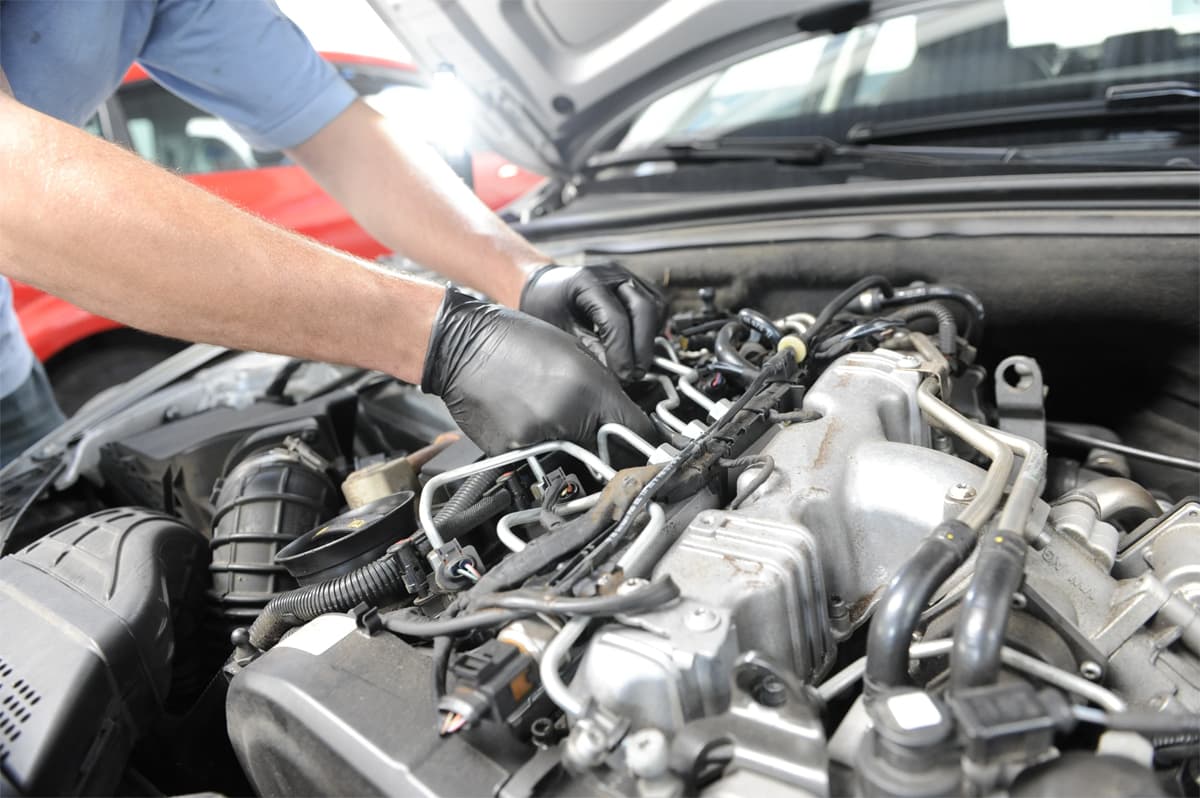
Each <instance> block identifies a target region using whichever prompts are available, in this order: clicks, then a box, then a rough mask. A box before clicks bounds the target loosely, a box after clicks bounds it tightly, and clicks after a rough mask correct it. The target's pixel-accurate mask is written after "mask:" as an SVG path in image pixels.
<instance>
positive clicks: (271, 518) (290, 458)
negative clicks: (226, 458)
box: [209, 438, 341, 641]
mask: <svg viewBox="0 0 1200 798" xmlns="http://www.w3.org/2000/svg"><path fill="white" fill-rule="evenodd" d="M327 465H328V464H327V463H326V462H325V460H324V459H323V458H321V456H320V455H318V454H317V453H316V452H314V451H313V450H312V449H311V448H309V447H308V446H307V445H306V444H304V443H302V442H301V441H299V440H298V439H296V438H288V439H287V440H286V441H285V442H284V445H283V446H281V447H276V448H272V449H268V450H266V451H259V452H256V453H252V454H250V455H249V456H248V457H245V458H244V459H242V460H241V461H240V462H238V463H237V465H235V466H234V467H233V468H231V469H230V470H229V473H228V475H227V476H226V477H225V478H224V479H223V480H222V482H221V483H220V484H219V485H218V488H217V490H218V493H217V499H216V501H215V503H214V506H215V512H214V513H213V534H212V544H211V545H212V564H211V565H210V566H209V571H210V573H211V575H212V587H211V589H210V590H209V598H210V599H211V602H212V604H213V606H214V608H215V610H216V612H217V614H218V615H219V617H220V619H221V621H222V622H223V629H222V632H223V634H224V638H223V640H224V641H228V639H229V637H228V633H229V632H232V631H233V629H235V628H237V627H243V626H249V625H250V624H251V623H252V622H253V621H254V619H255V618H256V617H257V616H258V614H259V613H260V612H261V611H262V609H263V607H265V606H266V605H267V602H269V601H270V600H271V599H272V598H274V597H275V595H276V594H278V593H282V592H284V591H287V590H291V589H292V588H294V587H296V581H295V580H294V579H293V578H292V577H291V575H290V574H289V573H288V572H287V569H286V568H284V567H283V566H282V565H276V564H275V555H276V554H277V553H278V552H279V550H280V549H282V548H283V547H284V546H286V545H287V544H288V543H291V542H292V541H293V540H295V539H296V538H298V537H300V536H301V535H303V534H304V533H305V532H308V531H309V530H310V529H312V528H313V527H315V526H317V525H318V524H320V523H321V522H323V521H325V520H326V519H328V518H330V517H332V516H333V514H334V512H335V511H336V510H337V508H338V507H339V506H340V505H341V495H340V494H339V493H338V490H337V487H336V486H335V485H334V482H333V479H332V478H331V477H330V476H329V474H328V472H327Z"/></svg>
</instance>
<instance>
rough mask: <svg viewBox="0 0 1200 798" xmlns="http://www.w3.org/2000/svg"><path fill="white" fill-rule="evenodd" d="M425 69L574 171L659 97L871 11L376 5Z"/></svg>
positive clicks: (772, 5) (516, 156)
mask: <svg viewBox="0 0 1200 798" xmlns="http://www.w3.org/2000/svg"><path fill="white" fill-rule="evenodd" d="M369 2H371V4H372V5H373V6H374V7H375V10H376V11H377V12H378V13H379V15H380V16H381V17H382V18H383V20H384V22H385V23H386V24H387V25H388V26H389V27H390V28H391V29H392V30H393V31H394V32H395V34H396V35H397V36H398V37H399V38H400V40H401V41H402V42H404V44H405V45H406V46H407V47H408V48H409V49H410V51H411V52H412V54H413V57H414V58H415V59H416V61H417V63H418V64H420V65H421V66H422V67H423V68H424V69H426V70H428V71H431V72H433V71H435V70H438V69H441V70H444V71H452V72H453V74H454V75H455V76H456V77H457V78H458V80H459V81H461V83H462V85H463V86H464V87H465V89H466V93H467V94H468V95H469V96H470V97H471V98H472V100H471V101H472V104H473V105H474V106H475V107H474V108H473V109H472V111H473V112H474V114H475V118H474V119H473V124H474V127H475V129H476V130H477V131H478V132H479V133H480V134H481V135H482V136H484V137H485V138H486V139H488V141H489V143H490V144H491V145H492V146H494V147H495V148H496V149H497V150H498V151H500V152H502V153H504V154H505V155H506V156H508V157H509V158H512V159H513V160H514V161H516V162H518V163H521V164H523V165H525V166H527V167H529V168H532V169H536V170H539V171H542V172H543V173H552V172H553V173H558V174H564V173H569V172H571V171H572V170H574V169H575V168H576V167H577V166H579V164H580V163H581V161H582V160H583V159H585V158H586V157H587V155H588V154H589V153H590V152H591V150H592V148H593V147H595V146H596V144H597V143H598V142H600V141H602V140H603V139H604V138H605V137H606V136H608V135H611V134H612V133H613V131H615V130H616V129H617V128H618V127H619V126H620V125H621V124H623V123H624V122H626V121H628V119H629V118H630V117H631V116H632V115H633V114H635V113H636V112H637V111H638V110H640V109H641V108H642V107H643V106H644V105H645V104H646V102H648V101H649V100H650V99H652V98H654V97H657V96H659V95H660V94H662V93H664V92H665V91H667V90H668V89H670V88H672V87H674V86H676V85H679V84H681V83H683V82H685V81H686V80H687V79H688V78H691V77H693V76H698V75H700V74H703V73H705V72H709V71H712V70H714V69H716V68H718V67H720V66H722V65H724V64H726V63H730V62H733V61H737V60H740V59H742V58H745V57H747V56H748V55H750V54H752V53H754V52H755V51H756V50H765V49H768V48H770V47H772V46H774V45H776V44H777V43H780V42H782V41H783V40H786V39H792V38H798V37H801V36H803V35H805V31H806V30H827V29H830V28H832V29H835V30H836V29H840V28H842V27H847V26H849V25H853V24H854V23H856V22H857V21H859V20H860V19H862V18H863V17H864V16H865V15H866V14H867V12H868V9H869V6H870V4H869V3H868V2H866V1H865V0H858V1H857V2H845V0H842V1H841V2H820V1H819V0H369Z"/></svg>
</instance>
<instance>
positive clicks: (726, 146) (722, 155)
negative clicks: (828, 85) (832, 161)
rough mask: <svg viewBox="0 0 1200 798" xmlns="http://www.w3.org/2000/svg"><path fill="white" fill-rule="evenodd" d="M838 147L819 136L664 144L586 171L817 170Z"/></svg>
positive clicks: (618, 155)
mask: <svg viewBox="0 0 1200 798" xmlns="http://www.w3.org/2000/svg"><path fill="white" fill-rule="evenodd" d="M837 149H838V144H837V142H835V141H831V140H830V139H827V138H822V137H820V136H789V137H782V138H771V137H763V138H733V137H728V138H718V139H696V140H694V141H665V142H661V143H659V144H655V145H653V146H651V147H646V148H643V149H636V150H624V151H615V152H604V153H600V154H598V155H593V156H592V157H591V158H589V159H588V161H587V164H586V166H585V167H584V171H586V172H597V171H599V170H601V169H607V168H609V167H611V166H629V165H632V164H640V163H646V162H648V161H670V162H672V163H713V162H719V161H774V162H775V163H782V164H796V165H799V166H815V165H817V164H821V163H824V162H825V161H826V160H827V159H828V158H829V156H830V155H832V154H833V153H834V152H836V151H837Z"/></svg>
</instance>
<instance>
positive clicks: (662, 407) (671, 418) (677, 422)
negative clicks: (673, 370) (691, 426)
mask: <svg viewBox="0 0 1200 798" xmlns="http://www.w3.org/2000/svg"><path fill="white" fill-rule="evenodd" d="M647 379H653V380H657V381H658V382H659V383H661V384H662V387H663V390H664V391H665V392H666V394H667V398H666V399H663V400H662V401H661V402H659V403H658V404H657V405H655V406H654V414H655V415H656V416H658V417H659V418H661V419H662V420H663V423H665V424H666V425H667V426H668V427H670V428H671V429H673V430H675V431H676V432H678V433H679V434H681V435H687V434H688V433H687V424H685V423H684V422H683V420H682V419H680V418H679V417H678V416H676V415H675V414H674V413H672V412H671V411H672V410H674V409H675V408H677V407H679V394H678V393H676V391H675V386H674V385H673V384H672V383H671V380H670V379H668V378H667V377H664V376H663V375H661V374H651V375H649V376H648V377H647ZM689 437H695V436H694V435H692V436H689Z"/></svg>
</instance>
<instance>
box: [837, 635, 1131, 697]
mask: <svg viewBox="0 0 1200 798" xmlns="http://www.w3.org/2000/svg"><path fill="white" fill-rule="evenodd" d="M953 646H954V641H953V640H950V639H949V638H943V639H941V640H925V641H922V642H920V643H913V644H912V646H910V647H909V649H908V656H909V657H910V658H912V659H929V658H930V657H940V656H942V655H944V654H948V653H949V652H950V649H951V648H952V647H953ZM1000 659H1001V661H1002V662H1003V663H1004V664H1005V665H1008V666H1009V667H1010V668H1014V669H1016V670H1019V671H1021V672H1023V673H1025V674H1026V675H1028V676H1033V677H1035V678H1037V679H1041V680H1042V681H1044V682H1046V683H1048V684H1052V685H1054V686H1055V687H1058V688H1060V689H1062V690H1066V691H1067V692H1069V693H1074V694H1075V695H1077V696H1079V697H1081V698H1086V699H1087V700H1088V701H1091V702H1092V703H1093V704H1096V705H1097V706H1099V707H1102V708H1104V709H1107V710H1108V711H1109V712H1122V711H1124V710H1125V708H1126V704H1125V701H1124V699H1122V698H1121V697H1120V696H1118V695H1117V694H1116V693H1114V692H1112V691H1111V690H1109V689H1107V688H1104V687H1101V686H1100V685H1098V684H1095V683H1094V682H1089V681H1088V680H1087V679H1085V678H1083V677H1082V676H1077V675H1076V674H1074V673H1069V672H1067V671H1065V670H1063V669H1062V668H1056V667H1054V666H1053V665H1048V664H1046V663H1045V662H1042V661H1041V660H1040V659H1036V658H1034V657H1031V656H1029V655H1028V654H1022V653H1021V652H1020V651H1017V650H1016V649H1014V648H1009V647H1007V646H1005V647H1004V648H1002V649H1000ZM866 670H867V658H866V657H859V658H858V659H856V660H855V661H854V662H852V663H850V664H849V665H847V666H846V667H845V668H843V669H842V670H840V671H839V672H837V673H835V674H834V675H833V676H831V677H829V678H828V679H826V680H825V681H824V682H823V683H822V684H821V685H820V686H818V687H817V694H818V695H820V697H821V698H822V699H824V700H825V701H832V700H833V699H835V698H837V697H838V696H839V695H841V694H842V693H844V692H846V691H847V690H849V689H850V688H851V687H853V686H854V685H855V684H857V683H858V681H859V680H860V679H862V677H863V674H864V673H865V672H866Z"/></svg>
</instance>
